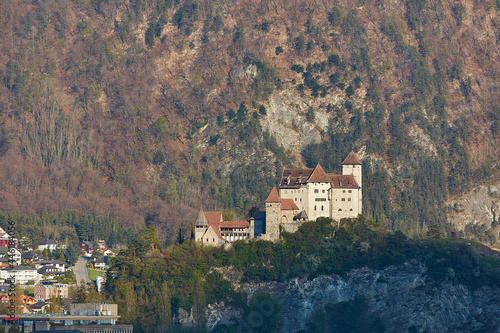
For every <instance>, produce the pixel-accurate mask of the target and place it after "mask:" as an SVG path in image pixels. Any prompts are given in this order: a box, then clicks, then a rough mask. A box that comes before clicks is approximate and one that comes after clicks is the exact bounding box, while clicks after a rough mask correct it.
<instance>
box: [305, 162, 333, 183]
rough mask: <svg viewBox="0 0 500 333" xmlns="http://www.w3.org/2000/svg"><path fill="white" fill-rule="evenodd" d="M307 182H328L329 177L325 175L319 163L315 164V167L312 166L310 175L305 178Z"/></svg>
mask: <svg viewBox="0 0 500 333" xmlns="http://www.w3.org/2000/svg"><path fill="white" fill-rule="evenodd" d="M307 182H308V183H329V182H330V177H328V176H327V174H326V172H325V170H323V168H322V167H321V165H319V164H318V165H316V168H314V171H313V172H312V173H311V176H309V179H307Z"/></svg>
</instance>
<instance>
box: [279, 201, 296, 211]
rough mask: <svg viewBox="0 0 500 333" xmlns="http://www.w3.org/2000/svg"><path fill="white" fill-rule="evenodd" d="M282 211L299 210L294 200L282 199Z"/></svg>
mask: <svg viewBox="0 0 500 333" xmlns="http://www.w3.org/2000/svg"><path fill="white" fill-rule="evenodd" d="M281 210H299V207H297V205H296V204H295V202H293V200H292V199H281Z"/></svg>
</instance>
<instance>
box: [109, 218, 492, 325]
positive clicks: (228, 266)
mask: <svg viewBox="0 0 500 333" xmlns="http://www.w3.org/2000/svg"><path fill="white" fill-rule="evenodd" d="M151 231H152V230H151ZM154 244H155V236H154V232H151V233H150V234H149V236H146V237H143V238H138V239H137V240H136V241H134V242H133V243H132V244H131V245H130V246H129V248H128V250H126V251H124V252H123V253H122V254H121V255H119V256H117V257H116V258H114V259H113V262H112V266H111V268H110V270H109V271H108V280H107V282H106V293H107V295H108V297H109V298H110V299H111V300H112V301H113V302H116V303H118V306H119V312H120V314H121V315H122V320H123V321H124V322H127V323H133V324H134V327H135V329H136V330H138V331H140V332H150V331H157V330H165V329H167V328H168V327H169V326H170V325H171V322H172V318H177V319H176V321H178V320H179V314H180V313H182V311H183V310H181V309H184V310H187V312H188V313H190V314H191V315H192V318H193V320H194V324H195V326H201V327H204V325H205V321H206V320H207V318H206V317H205V314H206V312H205V308H206V306H207V305H208V304H214V303H219V302H222V301H224V302H225V304H226V305H233V306H235V307H237V308H241V309H243V311H242V313H245V315H248V313H251V311H250V312H249V309H248V304H247V295H245V294H244V293H242V292H243V291H244V290H245V289H244V288H243V286H244V284H245V283H250V284H254V285H256V286H257V285H259V283H266V282H273V281H274V282H287V281H290V280H292V279H293V278H307V279H308V280H312V279H314V278H316V277H318V276H322V275H330V274H339V275H342V276H345V274H347V273H348V272H349V271H351V270H353V269H356V268H361V267H369V268H373V269H380V270H381V269H384V268H386V267H387V266H389V265H400V264H403V263H405V262H407V261H410V260H416V261H418V262H420V263H421V264H422V265H425V266H426V269H425V270H424V271H425V274H424V276H423V277H422V278H423V279H425V283H424V284H425V285H426V286H427V287H432V286H434V287H436V288H440V287H439V286H441V284H442V283H446V284H452V285H462V286H465V288H468V289H470V290H476V289H478V288H480V287H483V286H489V287H492V288H496V287H500V276H499V274H498V265H499V262H498V258H496V259H494V258H489V257H487V256H483V255H481V254H480V253H481V249H482V246H479V247H478V245H477V244H471V243H470V242H468V241H467V240H464V239H449V238H448V239H420V240H411V239H408V238H407V237H406V236H405V235H404V234H403V233H401V232H400V231H397V232H395V233H388V232H387V231H386V230H384V229H383V228H382V227H381V226H380V225H379V224H376V223H374V222H373V221H371V220H367V219H366V218H364V217H362V216H361V217H360V218H358V219H353V220H343V222H342V223H341V224H340V226H337V223H333V224H332V222H331V220H329V219H324V218H320V219H318V220H317V221H316V222H309V223H305V224H304V225H303V226H301V227H300V228H299V231H297V232H296V233H294V234H288V233H284V234H283V238H282V240H280V241H279V242H277V243H271V242H266V241H253V242H249V243H245V242H243V241H239V242H236V243H235V244H234V246H233V247H231V248H230V249H228V250H223V249H220V248H206V247H205V248H203V247H202V246H201V245H200V244H197V243H195V242H194V241H191V240H189V241H186V242H184V243H183V244H182V245H173V246H170V247H168V248H166V249H165V250H163V251H159V250H157V249H156V250H155V249H152V248H154V247H155V245H154ZM385 278H387V279H389V278H391V277H388V276H386V277H385ZM382 280H383V278H382V277H381V278H380V281H379V282H378V283H384V281H382ZM285 284H286V283H285ZM290 284H293V283H290ZM427 287H426V288H427ZM401 289H404V288H401ZM431 289H432V288H430V289H429V290H431ZM322 292H325V293H326V291H325V290H322V291H321V292H320V293H322ZM290 297H293V295H291V296H290ZM428 297H429V298H432V297H433V295H429V296H428ZM282 301H283V300H281V301H280V302H282ZM358 301H359V300H358ZM361 303H362V302H361ZM250 306H251V304H250ZM339 306H342V305H339ZM363 306H366V304H365V305H363ZM472 307H473V306H472V305H471V308H470V311H471V312H474V311H472ZM361 308H362V307H361ZM295 311H296V309H295ZM326 311H333V310H329V309H328V308H327V309H326ZM363 311H366V309H365V310H363ZM319 312H320V311H319ZM294 314H295V315H296V313H294ZM318 315H320V314H318ZM408 315H409V314H408ZM316 319H317V320H318V321H320V322H321V321H322V320H323V321H325V322H324V323H323V324H322V325H327V323H326V319H324V318H323V319H321V316H320V317H318V318H316ZM340 324H341V323H340V322H339V323H338V325H340ZM350 324H351V325H352V324H353V323H352V322H351V323H350ZM443 324H444V323H443ZM328 325H332V324H328ZM227 331H231V330H227ZM313 331H314V330H313Z"/></svg>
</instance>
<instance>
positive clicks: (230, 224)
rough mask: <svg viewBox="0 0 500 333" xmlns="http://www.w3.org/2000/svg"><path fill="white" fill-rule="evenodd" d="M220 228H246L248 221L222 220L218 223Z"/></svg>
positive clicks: (248, 225) (248, 224)
mask: <svg viewBox="0 0 500 333" xmlns="http://www.w3.org/2000/svg"><path fill="white" fill-rule="evenodd" d="M220 227H221V228H248V227H250V222H248V221H223V222H222V223H221V224H220Z"/></svg>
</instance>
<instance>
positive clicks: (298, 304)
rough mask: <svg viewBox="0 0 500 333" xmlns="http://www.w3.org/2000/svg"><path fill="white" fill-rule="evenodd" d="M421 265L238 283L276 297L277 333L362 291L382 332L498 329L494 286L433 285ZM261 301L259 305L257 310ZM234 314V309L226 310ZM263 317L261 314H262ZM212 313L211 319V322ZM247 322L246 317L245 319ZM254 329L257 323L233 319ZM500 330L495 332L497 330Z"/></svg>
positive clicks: (211, 312) (499, 293) (212, 312)
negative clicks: (278, 309) (281, 319)
mask: <svg viewBox="0 0 500 333" xmlns="http://www.w3.org/2000/svg"><path fill="white" fill-rule="evenodd" d="M425 272H426V267H425V266H424V265H422V264H420V263H418V262H415V261H413V262H409V263H406V264H404V265H401V266H391V267H388V268H386V269H384V270H381V271H377V270H373V269H368V268H364V269H356V270H353V271H350V272H349V273H347V274H346V276H345V277H341V276H338V275H330V276H320V277H317V278H315V279H313V280H311V281H308V280H306V279H294V280H292V281H289V282H286V283H277V282H271V283H260V284H248V285H244V286H243V290H244V291H246V292H247V293H248V295H249V298H250V297H251V296H252V295H253V294H255V293H260V292H266V293H270V294H273V295H274V296H276V297H277V298H278V299H279V300H280V303H281V306H282V310H283V317H284V325H283V328H282V331H283V332H297V331H299V330H303V329H306V327H307V324H308V323H309V322H310V320H311V317H312V314H313V312H314V311H315V310H318V309H321V308H322V307H324V306H325V305H326V304H328V303H332V304H334V303H338V302H342V301H349V300H352V299H354V297H355V296H356V295H363V296H364V297H365V298H366V299H367V301H368V304H369V312H370V314H373V315H375V316H378V317H379V318H380V319H381V320H382V322H383V324H384V326H385V329H386V330H387V332H407V331H408V329H409V328H412V327H414V329H416V330H417V331H418V332H449V331H451V332H469V331H471V330H478V329H486V328H488V329H490V328H492V327H493V328H494V327H500V322H499V316H498V314H499V313H500V301H499V300H500V290H499V289H498V288H496V287H482V288H479V289H476V290H471V289H469V288H468V287H466V286H463V285H453V284H451V283H446V282H445V283H443V284H437V283H433V282H429V281H428V279H427V278H426V277H425ZM264 307H265V305H263V308H264ZM222 313H223V311H221V309H220V307H211V308H209V309H208V319H209V323H211V325H212V326H211V327H210V328H213V327H214V326H213V323H214V322H215V321H218V322H224V323H228V322H230V319H231V318H227V317H226V318H223V316H221V314H222ZM226 313H227V314H228V315H233V316H234V311H229V310H227V311H226ZM263 315H264V317H265V313H263ZM215 317H217V320H214V319H215ZM247 321H248V320H247ZM233 323H236V325H240V326H241V325H243V326H245V325H246V326H248V327H252V328H253V329H254V330H255V331H258V327H256V324H258V322H249V323H246V322H241V321H240V322H238V320H237V319H233ZM498 332H500V330H498Z"/></svg>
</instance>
